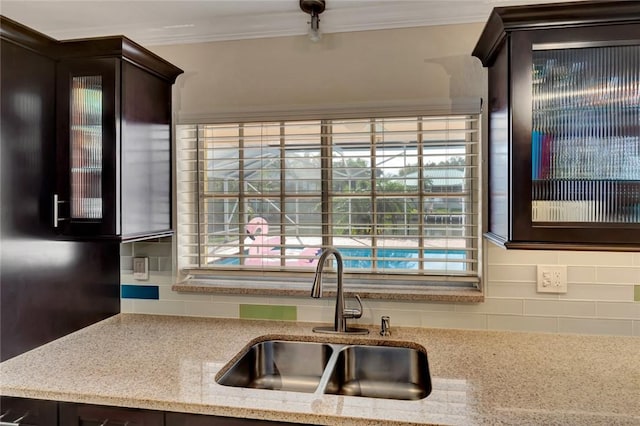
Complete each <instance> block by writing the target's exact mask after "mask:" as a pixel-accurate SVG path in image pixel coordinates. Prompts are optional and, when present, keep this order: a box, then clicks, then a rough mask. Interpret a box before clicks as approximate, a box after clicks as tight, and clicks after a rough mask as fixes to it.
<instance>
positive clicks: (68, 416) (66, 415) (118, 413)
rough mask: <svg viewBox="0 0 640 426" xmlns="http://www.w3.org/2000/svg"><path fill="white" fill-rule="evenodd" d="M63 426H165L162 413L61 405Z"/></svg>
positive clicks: (84, 405)
mask: <svg viewBox="0 0 640 426" xmlns="http://www.w3.org/2000/svg"><path fill="white" fill-rule="evenodd" d="M59 409H60V425H61V426H164V413H163V412H161V411H152V410H139V409H134V408H120V407H106V406H100V405H88V404H72V403H63V402H61V403H60V408H59Z"/></svg>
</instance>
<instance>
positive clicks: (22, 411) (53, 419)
mask: <svg viewBox="0 0 640 426" xmlns="http://www.w3.org/2000/svg"><path fill="white" fill-rule="evenodd" d="M14 423H15V424H20V425H22V426H218V425H219V426H272V425H293V424H294V423H287V422H278V421H269V420H257V419H241V418H234V417H220V416H207V415H203V414H187V413H174V412H164V411H156V410H144V409H137V408H124V407H111V406H105V405H93V404H76V403H71V402H57V401H48V400H39V399H29V398H14V397H8V396H3V397H1V398H0V424H7V425H10V424H11V425H12V424H14Z"/></svg>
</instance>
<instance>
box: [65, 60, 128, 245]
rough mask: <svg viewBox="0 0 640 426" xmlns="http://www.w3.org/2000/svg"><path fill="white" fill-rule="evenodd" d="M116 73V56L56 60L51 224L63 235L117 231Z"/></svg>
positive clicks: (84, 235)
mask: <svg viewBox="0 0 640 426" xmlns="http://www.w3.org/2000/svg"><path fill="white" fill-rule="evenodd" d="M118 76H119V62H118V61H117V60H114V59H95V60H66V61H61V62H60V63H59V65H58V83H57V84H58V93H60V94H61V95H59V96H58V99H57V109H58V112H57V114H58V146H57V151H58V158H57V168H58V173H57V176H58V182H57V185H56V186H57V189H58V191H57V192H58V194H59V195H58V200H59V201H58V204H59V205H58V206H56V207H58V208H59V215H58V219H57V220H54V224H55V225H58V226H57V228H58V229H59V231H60V232H61V233H62V234H64V235H69V236H73V237H87V236H115V235H118V233H119V231H120V229H119V221H118V213H117V208H118V206H119V203H118V194H117V189H116V186H117V175H118V174H117V173H118V170H117V167H118V163H117V159H118V157H119V148H118V143H119V137H118V126H116V122H117V119H118V114H119V111H120V109H119V107H118V105H119V92H118V91H116V90H115V86H116V82H117V81H118ZM62 94H65V95H62ZM54 216H56V215H54Z"/></svg>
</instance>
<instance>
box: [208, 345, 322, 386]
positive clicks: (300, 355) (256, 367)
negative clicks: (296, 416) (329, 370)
mask: <svg viewBox="0 0 640 426" xmlns="http://www.w3.org/2000/svg"><path fill="white" fill-rule="evenodd" d="M332 352H333V349H332V348H331V346H329V345H327V344H324V343H313V342H295V341H280V340H268V341H264V342H259V343H256V344H255V345H253V346H251V347H250V348H249V349H248V350H247V352H246V353H244V354H243V355H242V357H241V358H240V359H239V360H238V361H237V362H236V363H235V364H234V365H232V366H231V368H230V369H229V370H228V371H227V372H226V373H225V374H224V375H223V376H222V377H220V379H218V383H220V384H221V385H226V386H237V387H245V388H257V389H274V390H284V391H297V392H310V393H313V392H315V390H316V389H317V388H318V385H319V384H320V379H321V377H322V373H324V371H325V367H326V366H327V363H328V362H329V358H330V357H331V354H332Z"/></svg>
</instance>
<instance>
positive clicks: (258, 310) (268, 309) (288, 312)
mask: <svg viewBox="0 0 640 426" xmlns="http://www.w3.org/2000/svg"><path fill="white" fill-rule="evenodd" d="M240 318H242V319H266V320H286V321H296V320H297V319H298V309H297V307H296V306H282V305H249V304H240Z"/></svg>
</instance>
